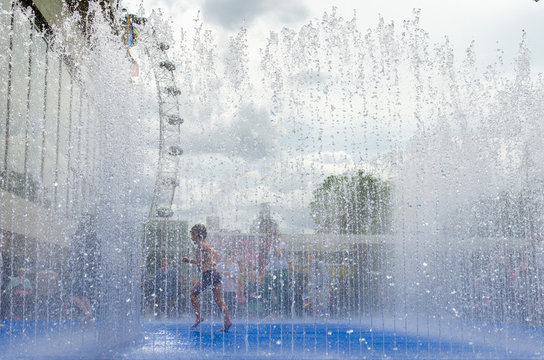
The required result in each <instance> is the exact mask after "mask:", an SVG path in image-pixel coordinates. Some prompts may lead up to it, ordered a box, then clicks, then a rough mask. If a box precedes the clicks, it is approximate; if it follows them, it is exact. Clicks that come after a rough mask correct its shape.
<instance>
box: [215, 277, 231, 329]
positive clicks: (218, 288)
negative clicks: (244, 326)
mask: <svg viewBox="0 0 544 360" xmlns="http://www.w3.org/2000/svg"><path fill="white" fill-rule="evenodd" d="M213 299H214V300H215V302H216V304H217V305H218V306H219V308H220V309H221V311H223V315H224V316H225V320H224V322H223V327H222V328H221V329H219V331H223V332H227V331H229V329H230V327H231V326H232V321H230V318H229V309H227V304H225V301H223V296H221V284H217V285H214V287H213Z"/></svg>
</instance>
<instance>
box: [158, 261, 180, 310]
mask: <svg viewBox="0 0 544 360" xmlns="http://www.w3.org/2000/svg"><path fill="white" fill-rule="evenodd" d="M153 287H154V294H155V301H156V303H155V311H154V314H155V316H160V315H164V316H170V315H171V314H172V312H173V311H174V309H175V305H176V299H177V291H178V274H177V272H176V271H175V270H174V269H171V268H170V267H169V264H168V259H167V258H162V259H161V268H160V269H159V270H158V271H157V273H156V274H155V281H154V283H153Z"/></svg>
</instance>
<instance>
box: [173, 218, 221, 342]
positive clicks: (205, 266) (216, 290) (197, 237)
mask: <svg viewBox="0 0 544 360" xmlns="http://www.w3.org/2000/svg"><path fill="white" fill-rule="evenodd" d="M206 235H207V231H206V227H205V226H204V225H202V224H196V225H195V226H193V227H192V228H191V240H193V243H194V244H195V245H196V249H195V252H196V257H195V259H189V258H187V257H184V258H183V259H181V261H182V262H186V263H191V264H196V265H197V266H198V270H200V272H201V273H202V276H201V280H200V281H197V282H196V283H195V285H194V286H193V288H192V289H191V303H192V304H193V308H194V310H195V315H196V320H195V322H194V324H193V325H192V327H196V326H197V325H198V324H200V323H201V322H202V321H203V320H204V318H203V317H202V315H201V314H200V299H199V295H200V293H201V292H202V291H203V290H204V289H206V288H207V287H208V286H210V285H212V286H213V289H212V290H213V299H214V300H215V302H216V303H217V305H218V306H219V308H220V309H221V311H223V314H224V316H225V320H224V323H223V328H221V329H220V330H219V331H224V332H227V331H229V328H230V327H231V325H232V322H231V321H230V318H229V311H228V309H227V305H226V304H225V302H224V301H223V297H222V296H221V274H219V272H218V271H217V269H216V268H215V265H216V260H217V251H216V250H215V249H214V248H212V247H211V246H210V244H208V242H207V241H206Z"/></svg>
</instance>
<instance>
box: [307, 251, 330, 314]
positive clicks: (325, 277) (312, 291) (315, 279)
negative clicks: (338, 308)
mask: <svg viewBox="0 0 544 360" xmlns="http://www.w3.org/2000/svg"><path fill="white" fill-rule="evenodd" d="M329 285H330V284H329V269H328V268H327V265H326V264H325V263H324V262H323V261H322V260H320V259H318V258H316V256H315V254H314V253H313V252H311V251H310V252H309V253H308V291H309V297H310V302H311V304H312V310H313V315H314V316H329V301H330V292H329Z"/></svg>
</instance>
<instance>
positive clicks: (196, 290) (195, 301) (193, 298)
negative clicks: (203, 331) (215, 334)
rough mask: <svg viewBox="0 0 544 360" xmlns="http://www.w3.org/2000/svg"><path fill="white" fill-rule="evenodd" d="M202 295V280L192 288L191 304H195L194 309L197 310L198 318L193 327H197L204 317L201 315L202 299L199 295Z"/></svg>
mask: <svg viewBox="0 0 544 360" xmlns="http://www.w3.org/2000/svg"><path fill="white" fill-rule="evenodd" d="M199 295H200V281H199V282H197V283H196V284H195V285H194V286H193V288H192V289H191V304H193V309H194V311H195V315H196V319H195V322H194V323H193V325H191V327H196V326H197V325H198V324H200V323H201V322H202V321H203V320H204V318H203V317H202V316H201V315H200V299H199V298H198V296H199Z"/></svg>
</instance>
